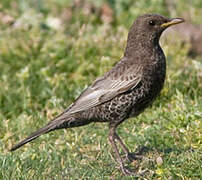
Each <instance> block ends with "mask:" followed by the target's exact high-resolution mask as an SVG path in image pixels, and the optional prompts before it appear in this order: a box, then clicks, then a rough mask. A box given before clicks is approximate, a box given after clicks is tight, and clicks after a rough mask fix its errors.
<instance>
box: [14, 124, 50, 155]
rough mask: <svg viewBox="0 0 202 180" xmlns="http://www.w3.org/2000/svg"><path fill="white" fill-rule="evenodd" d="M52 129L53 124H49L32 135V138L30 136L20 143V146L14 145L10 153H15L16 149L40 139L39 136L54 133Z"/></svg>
mask: <svg viewBox="0 0 202 180" xmlns="http://www.w3.org/2000/svg"><path fill="white" fill-rule="evenodd" d="M52 130H53V129H52V127H51V124H47V125H46V126H44V127H42V128H40V129H39V130H37V131H36V132H34V133H32V134H31V135H30V136H28V137H27V138H25V139H24V140H22V141H20V142H19V143H18V144H16V145H14V146H13V147H12V148H11V149H10V151H15V150H16V149H18V148H20V147H21V146H23V145H25V144H27V143H28V142H30V141H32V140H34V139H36V138H38V137H39V136H41V135H42V134H45V133H48V132H50V131H52Z"/></svg>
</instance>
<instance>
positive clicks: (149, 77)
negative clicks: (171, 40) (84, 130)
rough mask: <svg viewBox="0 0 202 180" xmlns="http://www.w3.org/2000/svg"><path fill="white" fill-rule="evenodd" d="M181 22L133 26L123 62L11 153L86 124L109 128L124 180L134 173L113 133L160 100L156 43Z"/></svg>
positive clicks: (145, 20) (152, 20)
mask: <svg viewBox="0 0 202 180" xmlns="http://www.w3.org/2000/svg"><path fill="white" fill-rule="evenodd" d="M184 21H185V20H184V19H182V18H167V17H165V16H162V15H159V14H143V15H141V16H139V17H137V19H136V20H135V21H134V23H133V24H132V26H131V28H130V30H129V33H128V38H127V43H126V48H125V51H124V53H123V57H122V58H121V59H120V61H119V62H117V63H116V65H115V66H114V67H112V69H111V70H110V71H108V72H106V73H105V74H104V75H103V76H102V77H99V78H97V79H96V80H95V81H94V82H93V83H92V84H91V85H90V86H89V87H87V88H86V89H85V90H84V91H83V92H82V93H81V94H80V96H79V97H78V98H76V100H75V101H74V102H73V103H72V104H71V105H70V106H69V107H68V108H67V109H65V110H64V112H62V113H61V114H59V115H58V116H57V117H55V118H54V119H53V120H51V121H50V122H49V123H47V124H46V125H45V126H44V127H42V128H40V129H39V130H37V131H36V132H34V133H32V134H31V135H30V136H28V137H27V138H25V139H24V140H22V141H20V142H19V143H18V144H16V145H14V146H13V147H12V148H11V149H10V151H14V150H16V149H18V148H20V147H21V146H23V145H25V144H26V143H28V142H30V141H32V140H34V139H36V138H38V137H39V136H41V135H43V134H46V133H48V132H51V131H54V130H57V129H63V128H73V127H79V126H84V125H88V124H90V123H92V122H105V123H108V124H109V135H108V137H109V142H110V144H111V146H112V149H113V151H114V153H115V157H116V160H117V163H118V164H119V168H120V169H121V171H122V173H123V174H124V175H134V174H135V172H134V171H133V170H131V169H129V168H127V167H126V166H125V165H124V160H123V157H121V155H120V152H119V149H118V147H117V143H119V144H120V147H121V149H122V150H123V152H124V153H125V155H126V157H127V158H128V159H131V158H132V156H131V154H132V153H130V151H129V149H128V148H127V147H126V145H125V144H124V143H123V141H122V139H121V138H120V137H119V136H118V134H117V132H116V129H117V127H118V126H119V125H120V124H121V123H122V122H123V121H125V120H126V119H128V118H130V117H137V116H138V115H139V114H140V113H142V112H143V111H144V109H145V108H147V107H148V106H149V105H150V104H151V103H152V102H153V101H154V99H155V98H156V97H157V96H158V95H159V93H160V91H161V89H162V88H163V85H164V81H165V77H166V58H165V55H164V52H163V50H162V48H161V46H160V44H159V39H160V36H161V34H162V32H163V31H164V30H165V29H167V28H168V27H170V26H172V25H176V24H179V23H183V22H184Z"/></svg>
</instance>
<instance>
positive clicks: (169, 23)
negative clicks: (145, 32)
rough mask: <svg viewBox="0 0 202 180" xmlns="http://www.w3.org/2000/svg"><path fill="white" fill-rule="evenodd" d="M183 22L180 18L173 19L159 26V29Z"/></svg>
mask: <svg viewBox="0 0 202 180" xmlns="http://www.w3.org/2000/svg"><path fill="white" fill-rule="evenodd" d="M184 21H185V20H184V19H182V18H173V19H171V20H170V21H169V22H167V23H163V24H161V27H163V28H167V27H169V26H172V25H175V24H180V23H183V22H184Z"/></svg>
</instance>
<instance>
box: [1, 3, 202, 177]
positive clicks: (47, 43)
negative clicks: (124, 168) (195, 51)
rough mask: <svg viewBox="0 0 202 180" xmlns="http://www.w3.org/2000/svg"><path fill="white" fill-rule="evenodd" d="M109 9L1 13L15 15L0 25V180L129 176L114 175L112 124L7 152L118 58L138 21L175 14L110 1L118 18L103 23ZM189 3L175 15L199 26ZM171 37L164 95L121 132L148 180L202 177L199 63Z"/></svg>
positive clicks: (52, 7) (39, 7) (35, 8)
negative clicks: (145, 16) (140, 155)
mask: <svg viewBox="0 0 202 180" xmlns="http://www.w3.org/2000/svg"><path fill="white" fill-rule="evenodd" d="M46 2H48V3H46ZM104 2H107V1H104V0H102V1H87V2H86V3H84V4H87V5H91V6H92V7H93V8H92V9H93V10H91V11H89V12H87V11H84V9H85V8H84V7H83V5H77V6H76V5H73V4H74V2H73V0H71V1H65V0H60V1H54V0H49V1H39V0H34V1H23V0H18V1H17V3H16V1H14V0H9V1H8V0H3V1H1V2H0V12H1V14H2V16H4V17H5V16H6V15H9V16H11V17H12V18H13V20H12V21H11V22H10V23H7V22H5V21H3V20H0V26H1V29H0V179H3V180H9V179H44V180H45V179H133V178H132V177H124V176H123V175H122V173H121V172H120V171H119V170H118V169H117V168H116V167H117V163H116V162H115V161H114V160H113V153H112V149H111V147H110V145H109V143H108V126H107V124H100V123H92V124H90V125H88V126H84V127H79V128H74V129H67V130H60V131H55V132H52V133H49V134H46V135H43V136H42V137H40V138H39V139H37V140H35V141H33V142H32V143H30V144H28V145H26V146H24V147H23V148H21V149H20V150H18V151H15V152H12V153H10V152H9V149H10V148H11V146H12V145H14V144H15V143H16V142H18V141H19V140H21V139H23V138H25V137H26V136H27V135H29V134H30V133H31V132H33V131H34V130H36V129H37V128H39V127H41V126H43V125H45V124H46V123H47V122H48V121H49V120H50V119H52V118H53V117H54V116H56V115H57V114H59V113H60V112H62V110H63V109H65V108H66V107H68V105H69V104H71V102H72V101H73V100H74V99H75V98H76V97H77V96H78V95H79V94H80V93H81V92H82V90H83V89H84V88H85V87H86V86H87V85H89V84H90V83H91V82H92V81H93V80H94V79H95V78H96V77H98V76H101V75H102V74H104V73H105V72H106V71H108V70H109V69H110V68H111V67H112V66H113V65H114V64H115V63H116V62H117V61H118V60H119V59H120V58H121V56H122V55H123V50H124V47H125V44H126V38H127V32H128V29H129V26H130V25H131V24H132V22H133V20H134V19H135V18H136V17H137V16H138V15H140V14H142V13H146V12H155V13H161V14H164V15H167V16H170V15H169V13H168V11H167V10H166V6H165V3H164V1H162V0H157V1H156V0H152V1H137V2H134V1H131V0H126V1H123V0H118V1H113V0H111V1H109V4H110V6H111V8H112V10H113V12H114V13H113V15H112V16H113V17H112V18H113V20H112V22H111V23H110V24H107V23H104V22H103V20H102V12H101V7H102V5H103V3H104ZM185 2H186V3H184V4H183V3H182V2H178V3H177V8H176V10H175V13H176V15H180V14H181V13H182V14H183V12H184V11H183V10H186V12H188V14H189V16H190V17H191V20H192V21H193V22H194V23H200V22H201V21H202V16H201V10H202V4H201V3H200V1H194V3H190V2H191V1H188V0H187V1H185ZM75 6H76V8H75ZM193 9H194V11H193ZM86 12H87V13H86ZM1 19H2V18H1ZM53 21H56V23H55V24H54V25H52V24H51V23H52V22H53ZM50 22H51V23H50ZM57 22H59V23H57ZM173 36H174V38H173V37H172V36H167V37H166V38H162V39H161V44H162V47H163V49H164V52H165V54H166V56H167V78H166V83H165V86H164V89H163V91H162V93H161V96H160V97H158V98H157V100H156V101H155V102H154V103H153V105H152V107H150V108H148V109H147V110H146V111H145V112H144V113H142V114H141V115H140V116H139V117H137V118H131V119H128V120H127V121H125V122H124V123H123V124H122V125H121V126H120V127H119V129H118V134H119V135H120V136H121V137H122V138H123V140H124V141H125V143H126V144H127V145H128V147H129V148H130V150H131V151H133V152H134V151H137V150H138V149H143V150H144V151H143V156H144V157H143V159H142V160H137V161H134V162H133V163H132V164H130V165H131V166H132V167H136V168H137V169H138V170H141V169H148V170H149V171H148V173H146V174H145V176H144V178H146V179H202V144H201V141H202V137H201V133H202V74H201V72H202V57H199V56H198V57H196V58H195V59H192V58H191V57H188V55H187V54H188V48H189V46H190V45H189V44H184V43H183V39H180V38H178V37H177V36H176V35H175V34H173ZM159 157H161V158H162V160H163V163H162V164H158V163H157V162H156V159H157V158H159Z"/></svg>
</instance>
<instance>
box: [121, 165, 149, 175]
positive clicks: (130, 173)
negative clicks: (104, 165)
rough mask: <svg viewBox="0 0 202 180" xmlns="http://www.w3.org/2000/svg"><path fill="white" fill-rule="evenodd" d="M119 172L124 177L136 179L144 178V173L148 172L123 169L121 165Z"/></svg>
mask: <svg viewBox="0 0 202 180" xmlns="http://www.w3.org/2000/svg"><path fill="white" fill-rule="evenodd" d="M120 168H121V171H122V173H123V174H124V175H125V176H136V177H140V176H144V175H145V173H146V172H148V170H142V171H139V172H137V171H135V170H132V169H130V168H128V167H125V166H123V165H121V167H120Z"/></svg>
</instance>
